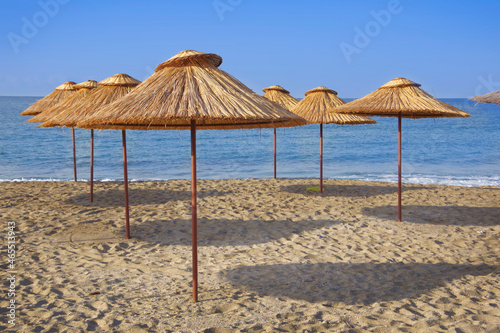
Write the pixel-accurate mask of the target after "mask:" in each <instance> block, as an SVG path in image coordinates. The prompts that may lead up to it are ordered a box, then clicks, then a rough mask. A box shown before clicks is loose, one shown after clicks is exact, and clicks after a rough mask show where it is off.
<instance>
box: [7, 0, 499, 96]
mask: <svg viewBox="0 0 500 333" xmlns="http://www.w3.org/2000/svg"><path fill="white" fill-rule="evenodd" d="M498 13H500V1H499V0H476V1H472V0H468V1H453V0H441V1H440V0H435V1H431V0H420V1H416V0H413V1H412V0H382V1H379V0H372V1H369V0H359V1H340V0H330V1H328V0H323V1H297V0H276V1H262V0H253V1H251V0H191V1H189V0H186V1H170V0H164V1H161V0H154V1H153V0H144V1H131V0H121V1H97V0H86V1H78V0H39V1H38V0H37V1H31V0H26V1H18V0H4V1H2V5H1V7H0V50H1V52H0V96H44V95H47V94H49V93H50V92H52V91H53V89H54V88H55V87H56V86H58V85H59V84H61V83H63V82H64V81H68V80H71V81H75V82H82V81H85V80H88V79H94V80H97V81H99V80H103V79H105V78H107V77H109V76H111V75H113V74H116V73H127V74H129V75H131V76H133V77H135V78H137V79H139V80H144V79H145V78H147V77H148V76H149V75H151V74H152V72H153V70H154V68H155V67H156V66H157V65H158V64H159V63H161V62H163V61H165V60H167V59H168V58H170V57H172V56H174V55H175V54H176V53H178V52H180V51H182V50H186V49H193V50H197V51H202V52H211V53H216V54H218V55H220V56H221V57H222V58H223V63H222V65H221V66H220V69H222V70H224V71H226V72H228V73H230V74H231V75H233V76H235V77H236V78H238V79H239V80H240V81H242V82H243V83H244V84H246V85H247V86H249V87H250V88H251V89H253V90H254V91H255V92H257V93H259V94H262V88H265V87H267V86H270V85H274V84H279V85H281V86H283V87H284V88H286V89H288V90H289V91H290V92H291V94H292V95H293V96H295V97H298V98H302V97H303V96H304V92H305V91H307V90H310V89H312V88H315V87H317V86H326V87H328V88H331V89H334V90H336V91H338V92H339V96H340V97H343V98H358V97H362V96H364V95H366V94H368V93H370V92H372V91H374V90H376V89H377V88H378V87H379V86H381V85H383V84H384V83H386V82H388V81H390V80H391V79H393V78H395V77H400V76H402V77H406V78H408V79H410V80H412V81H415V82H417V83H420V84H421V85H422V89H424V90H425V91H427V92H429V93H430V94H432V95H433V96H435V97H438V98H455V97H457V98H462V97H463V98H469V97H471V96H473V95H476V94H484V93H487V92H490V91H493V90H498V89H500V70H499V69H500V66H499V54H500V43H499V36H500V22H499V21H498Z"/></svg>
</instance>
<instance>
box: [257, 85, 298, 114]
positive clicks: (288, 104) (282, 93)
mask: <svg viewBox="0 0 500 333" xmlns="http://www.w3.org/2000/svg"><path fill="white" fill-rule="evenodd" d="M262 91H263V92H264V93H265V94H264V97H265V98H267V99H268V100H270V101H273V102H275V103H278V104H279V105H281V106H282V107H284V108H285V109H287V110H292V109H293V107H294V106H295V105H297V103H298V102H299V101H298V100H297V99H295V98H293V97H292V96H290V92H289V91H288V90H286V89H284V88H283V87H281V86H278V85H274V86H270V87H267V88H264V89H262Z"/></svg>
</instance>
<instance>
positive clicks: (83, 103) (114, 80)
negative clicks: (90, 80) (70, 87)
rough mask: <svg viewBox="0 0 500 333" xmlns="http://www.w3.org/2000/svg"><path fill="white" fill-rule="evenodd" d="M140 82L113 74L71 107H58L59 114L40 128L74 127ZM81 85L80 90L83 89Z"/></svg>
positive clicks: (126, 76) (123, 75) (127, 76)
mask: <svg viewBox="0 0 500 333" xmlns="http://www.w3.org/2000/svg"><path fill="white" fill-rule="evenodd" d="M139 83H141V81H138V80H136V79H134V78H133V77H131V76H129V75H127V74H115V75H113V76H111V77H109V78H107V79H104V80H102V81H100V82H99V83H98V87H97V88H95V89H93V90H92V91H90V92H88V93H87V94H86V95H85V96H83V98H81V99H79V100H78V102H77V103H74V104H72V105H68V106H67V107H65V105H61V106H59V105H58V109H59V111H60V112H58V113H57V114H54V115H53V116H52V117H51V118H50V119H48V120H46V121H45V122H44V123H43V124H41V125H40V126H41V127H55V126H65V127H75V126H76V123H77V122H78V121H79V120H82V119H86V118H87V117H89V116H90V115H92V114H93V113H95V112H97V111H98V110H99V109H101V108H103V107H104V106H106V105H108V104H109V103H111V102H114V101H115V100H117V99H119V98H121V97H123V96H125V95H126V94H128V93H129V92H130V91H131V90H132V89H134V87H135V86H137V85H138V84H139ZM89 85H90V84H87V85H83V87H82V89H85V88H84V87H85V86H89Z"/></svg>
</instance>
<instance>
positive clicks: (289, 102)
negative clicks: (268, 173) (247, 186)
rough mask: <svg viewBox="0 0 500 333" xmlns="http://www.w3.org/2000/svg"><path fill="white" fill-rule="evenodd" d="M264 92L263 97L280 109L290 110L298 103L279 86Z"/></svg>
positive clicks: (271, 87)
mask: <svg viewBox="0 0 500 333" xmlns="http://www.w3.org/2000/svg"><path fill="white" fill-rule="evenodd" d="M262 91H264V93H265V94H264V97H265V98H267V99H268V100H270V101H272V102H275V103H278V104H279V105H281V106H282V107H284V108H285V109H287V110H289V111H290V110H292V109H293V108H294V107H295V105H297V103H298V102H299V101H298V100H296V99H295V98H293V97H292V96H290V92H289V91H288V90H286V89H284V88H283V87H281V86H278V85H274V86H270V87H267V88H264V89H262ZM276 163H277V159H276V128H275V129H274V179H276V176H277V175H276V173H277V168H276Z"/></svg>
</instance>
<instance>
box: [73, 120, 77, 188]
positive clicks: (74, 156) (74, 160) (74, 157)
mask: <svg viewBox="0 0 500 333" xmlns="http://www.w3.org/2000/svg"><path fill="white" fill-rule="evenodd" d="M72 130H73V173H74V174H75V182H77V181H78V178H77V176H76V148H75V128H74V127H73V128H72Z"/></svg>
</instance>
